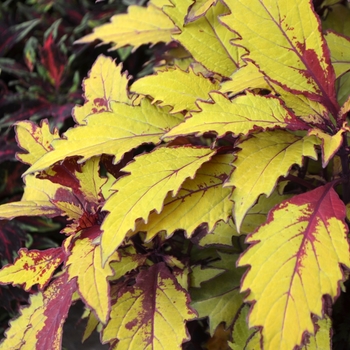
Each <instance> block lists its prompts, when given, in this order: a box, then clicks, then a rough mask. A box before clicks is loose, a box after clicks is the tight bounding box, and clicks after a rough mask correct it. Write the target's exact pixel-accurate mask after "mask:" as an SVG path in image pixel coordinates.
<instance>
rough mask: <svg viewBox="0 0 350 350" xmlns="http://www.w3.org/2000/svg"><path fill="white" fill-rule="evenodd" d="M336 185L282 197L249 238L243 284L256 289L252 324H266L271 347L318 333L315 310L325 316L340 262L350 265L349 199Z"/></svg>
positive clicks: (289, 344) (335, 291) (242, 263)
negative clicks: (326, 297)
mask: <svg viewBox="0 0 350 350" xmlns="http://www.w3.org/2000/svg"><path fill="white" fill-rule="evenodd" d="M331 185H332V184H327V185H326V186H322V187H318V188H316V189H315V190H312V191H310V192H307V193H304V194H300V195H296V196H295V197H293V198H291V199H288V200H286V201H284V202H282V203H281V204H279V205H278V206H276V207H275V208H274V209H273V210H272V211H271V212H270V213H269V216H268V220H267V222H266V224H265V225H263V226H261V227H260V228H259V229H258V230H257V231H255V232H254V233H253V234H251V235H249V236H248V238H247V240H246V242H247V243H251V244H252V245H251V246H250V247H249V249H248V250H247V251H246V252H245V253H244V254H243V255H242V256H241V257H240V259H239V262H238V266H245V265H249V266H250V269H249V271H248V273H247V274H246V275H245V277H244V279H243V281H242V286H241V290H242V291H243V292H244V291H247V290H249V291H250V294H249V295H248V297H247V298H246V300H247V301H250V302H254V305H253V306H252V308H251V312H250V315H249V326H262V327H263V329H262V335H263V339H264V347H265V348H267V349H281V350H283V349H293V348H294V347H295V346H298V345H299V344H300V343H301V342H302V339H303V335H304V334H305V332H308V333H310V334H313V333H314V325H313V322H312V317H311V314H314V315H316V316H318V317H322V305H323V302H322V297H323V296H324V295H325V294H328V295H329V296H330V298H331V300H334V298H335V297H336V296H337V295H338V293H339V285H338V284H339V281H341V280H342V279H343V274H342V270H341V268H340V264H343V265H344V266H346V267H350V256H349V243H348V241H347V227H346V225H345V222H344V219H345V205H344V203H343V202H342V201H341V200H340V199H339V197H338V195H337V193H336V192H335V191H334V190H333V188H332V186H331ZM286 218H288V219H286Z"/></svg>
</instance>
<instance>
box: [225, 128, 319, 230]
mask: <svg viewBox="0 0 350 350" xmlns="http://www.w3.org/2000/svg"><path fill="white" fill-rule="evenodd" d="M317 144H319V140H318V139H317V138H316V137H315V136H306V137H304V138H301V137H298V136H295V135H293V134H290V133H288V132H286V131H283V130H276V131H266V132H264V133H257V134H254V135H252V137H251V138H250V139H248V140H247V141H245V142H243V143H241V144H240V146H239V147H240V148H241V151H240V152H238V155H237V159H236V160H235V162H234V163H233V165H234V166H235V167H236V169H235V170H234V171H233V173H232V175H231V177H230V178H229V180H228V181H227V182H226V183H225V186H234V187H235V189H234V191H233V194H232V197H231V198H232V200H233V201H234V202H235V206H234V217H235V223H236V226H237V229H238V230H239V229H240V226H241V223H242V221H243V218H244V216H245V215H246V213H247V211H248V210H249V208H251V207H252V206H253V205H254V203H255V202H256V200H257V198H258V197H259V196H260V194H262V193H264V194H266V195H267V196H269V195H270V194H271V193H272V191H273V189H274V188H275V185H276V182H277V180H278V178H279V177H280V176H286V175H287V174H288V172H289V169H290V168H291V166H292V165H293V164H298V165H301V164H302V161H303V157H310V158H313V159H317V152H316V150H315V145H317Z"/></svg>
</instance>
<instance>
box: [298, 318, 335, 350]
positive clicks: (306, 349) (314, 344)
mask: <svg viewBox="0 0 350 350" xmlns="http://www.w3.org/2000/svg"><path fill="white" fill-rule="evenodd" d="M315 328H316V334H315V335H314V336H310V338H309V340H308V343H307V344H306V345H304V346H303V347H302V350H313V349H322V350H331V349H332V345H331V344H332V334H331V332H332V331H331V329H332V321H331V320H330V318H329V317H328V316H325V317H324V318H323V319H321V320H318V321H317V323H316V327H315Z"/></svg>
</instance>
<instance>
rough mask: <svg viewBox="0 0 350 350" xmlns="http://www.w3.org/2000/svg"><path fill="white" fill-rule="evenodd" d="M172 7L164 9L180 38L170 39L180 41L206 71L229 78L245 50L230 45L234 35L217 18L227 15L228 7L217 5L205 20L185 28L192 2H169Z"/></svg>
mask: <svg viewBox="0 0 350 350" xmlns="http://www.w3.org/2000/svg"><path fill="white" fill-rule="evenodd" d="M197 2H198V1H196V3H197ZM172 3H173V6H165V7H164V8H163V11H164V12H165V13H166V14H167V15H168V16H169V17H170V18H171V19H172V20H173V22H174V23H175V24H176V26H177V27H178V28H179V29H180V30H181V33H179V34H177V33H173V35H172V38H173V39H174V40H176V41H179V42H180V43H181V45H182V46H183V47H185V48H186V50H187V51H188V52H190V53H191V55H192V56H193V58H194V59H195V60H196V61H197V62H199V63H201V64H202V65H203V66H204V67H205V68H206V69H207V70H208V71H211V72H214V73H218V74H220V75H222V76H225V77H229V76H230V75H231V74H232V73H233V72H234V71H235V70H236V69H237V67H239V66H240V65H241V64H242V59H241V56H242V55H243V54H245V53H246V50H244V49H242V48H240V47H237V46H233V45H232V44H231V40H232V39H234V38H237V35H236V34H235V33H233V32H232V31H230V30H229V29H228V28H227V27H225V26H224V25H222V23H221V21H220V18H219V16H221V15H224V14H227V13H229V11H228V9H227V7H226V6H224V5H223V4H222V2H221V1H217V2H216V4H215V5H212V6H211V7H210V8H209V9H208V10H207V12H206V14H205V16H202V17H200V18H198V19H197V20H196V21H195V22H192V23H187V24H185V23H184V22H185V16H186V15H187V12H188V8H189V6H190V5H191V4H192V3H193V1H192V0H172Z"/></svg>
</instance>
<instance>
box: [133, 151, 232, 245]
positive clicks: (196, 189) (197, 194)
mask: <svg viewBox="0 0 350 350" xmlns="http://www.w3.org/2000/svg"><path fill="white" fill-rule="evenodd" d="M232 160H233V157H232V156H231V155H218V156H215V157H213V158H212V159H211V160H210V161H208V162H207V163H205V164H203V165H202V167H201V168H200V169H199V170H198V171H197V173H196V177H195V178H194V179H193V180H192V179H187V180H186V181H185V182H184V183H183V185H182V187H181V189H180V191H179V192H178V194H177V195H176V196H175V197H173V196H172V195H171V194H168V196H167V198H166V199H165V201H164V208H163V210H162V211H161V212H160V213H159V214H158V213H156V212H153V213H151V215H150V216H149V219H148V223H147V224H144V223H139V224H137V225H136V230H135V231H145V232H147V236H146V241H149V240H151V239H152V238H153V237H154V236H155V235H156V234H157V233H158V232H160V231H165V232H166V233H167V237H169V236H170V235H172V234H173V232H174V231H175V230H177V229H183V230H185V231H186V236H187V237H190V236H191V235H192V233H193V231H194V230H195V229H196V228H197V227H198V226H199V225H201V224H202V223H206V224H207V225H208V230H209V232H210V231H211V230H212V229H213V227H214V225H215V224H216V222H217V221H219V220H224V221H227V219H228V217H229V216H230V215H231V213H232V204H233V203H232V201H231V200H230V198H229V197H230V195H231V189H228V188H223V183H224V181H225V180H226V179H227V177H228V175H229V174H230V172H231V171H232V167H231V165H230V163H231V162H232ZM199 213H200V215H198V214H199Z"/></svg>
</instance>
